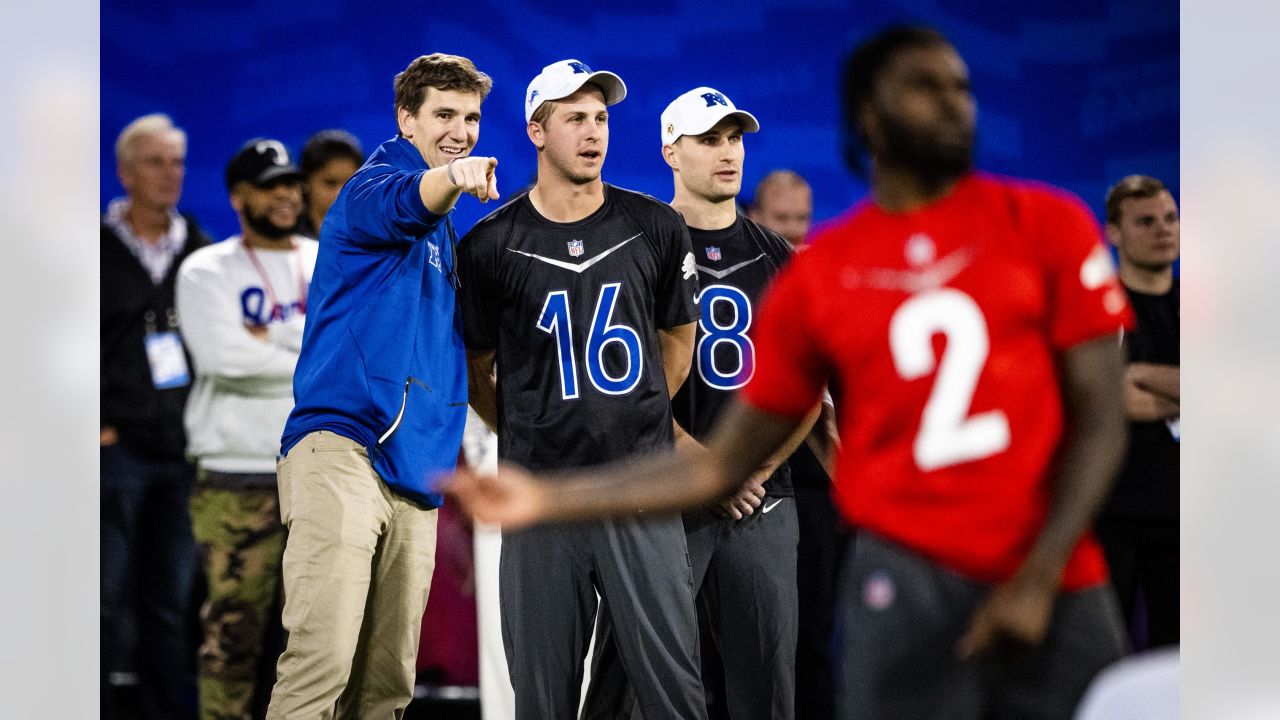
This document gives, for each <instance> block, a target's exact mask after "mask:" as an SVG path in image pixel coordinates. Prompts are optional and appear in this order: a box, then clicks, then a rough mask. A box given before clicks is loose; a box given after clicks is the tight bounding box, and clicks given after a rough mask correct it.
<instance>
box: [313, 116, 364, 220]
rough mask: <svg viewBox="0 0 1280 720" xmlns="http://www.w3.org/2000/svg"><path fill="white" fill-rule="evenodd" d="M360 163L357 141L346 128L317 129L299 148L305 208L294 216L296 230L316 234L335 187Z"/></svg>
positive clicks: (336, 189)
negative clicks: (300, 148)
mask: <svg viewBox="0 0 1280 720" xmlns="http://www.w3.org/2000/svg"><path fill="white" fill-rule="evenodd" d="M363 164H364V150H362V149H361V148H360V141H359V140H357V139H356V137H355V136H354V135H352V134H351V133H349V132H347V131H346V130H321V131H320V132H318V133H316V134H315V135H312V136H311V137H310V138H309V139H308V140H307V144H306V145H305V146H304V147H303V148H302V162H301V164H300V166H299V169H301V170H302V176H303V185H302V196H303V199H304V200H305V202H306V208H305V212H303V213H302V217H301V218H299V219H298V232H299V233H300V234H302V235H307V236H310V237H313V238H319V237H320V224H321V223H322V222H323V221H324V214H325V213H327V212H328V211H329V206H330V205H332V204H333V200H334V198H336V197H338V191H339V190H341V189H342V186H343V185H344V184H345V183H346V182H347V178H349V177H351V176H352V175H354V174H355V171H356V170H358V169H360V166H361V165H363Z"/></svg>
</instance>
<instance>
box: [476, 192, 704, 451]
mask: <svg viewBox="0 0 1280 720" xmlns="http://www.w3.org/2000/svg"><path fill="white" fill-rule="evenodd" d="M458 261H459V270H460V276H461V282H462V288H461V291H460V292H461V295H462V313H463V326H464V337H465V340H466V345H467V348H468V349H470V350H493V349H496V351H497V368H498V451H499V455H501V456H502V457H503V458H504V459H509V460H513V461H516V462H518V463H520V464H522V465H525V466H526V467H529V468H532V469H535V470H538V469H549V468H571V467H583V466H587V465H595V464H598V463H602V462H608V461H610V460H615V459H619V458H622V457H626V456H628V455H631V454H633V453H636V452H645V451H650V450H655V449H659V448H666V447H670V445H671V443H672V439H673V433H672V428H671V401H670V398H669V397H668V394H667V386H666V377H665V375H664V373H663V368H662V350H661V347H660V346H659V344H658V336H657V331H658V330H659V329H666V328H672V327H676V326H679V325H684V324H687V323H690V322H693V321H695V320H697V318H698V309H697V304H696V303H697V300H696V296H697V293H698V278H697V271H696V270H695V268H694V260H693V255H692V253H691V251H690V245H689V233H688V230H687V229H686V227H685V225H684V221H683V220H682V219H681V218H680V216H679V215H678V214H677V213H676V212H675V211H674V210H672V209H671V208H670V207H668V206H667V205H665V204H664V203H661V202H659V201H657V200H655V199H654V198H652V197H649V196H647V195H643V194H640V193H635V192H631V191H629V190H624V189H622V188H618V187H614V186H612V185H608V184H606V185H605V192H604V204H603V205H601V207H600V209H599V210H597V211H596V212H594V213H592V214H591V215H590V216H588V217H586V218H584V219H582V220H579V221H577V222H572V223H557V222H552V221H550V220H547V219H546V218H544V217H543V216H542V215H541V214H539V213H538V212H537V210H536V209H535V208H534V207H533V204H532V202H530V200H529V197H528V195H527V194H522V195H520V196H518V197H516V198H514V199H512V200H511V201H510V202H508V203H507V204H506V205H504V206H503V207H501V208H499V209H498V210H496V211H494V212H493V213H491V214H490V215H489V216H487V217H485V218H484V219H483V220H481V221H480V222H479V223H477V224H476V226H475V227H474V228H472V230H471V232H469V233H467V235H466V236H465V237H464V238H463V240H462V244H461V248H460V254H459V258H458Z"/></svg>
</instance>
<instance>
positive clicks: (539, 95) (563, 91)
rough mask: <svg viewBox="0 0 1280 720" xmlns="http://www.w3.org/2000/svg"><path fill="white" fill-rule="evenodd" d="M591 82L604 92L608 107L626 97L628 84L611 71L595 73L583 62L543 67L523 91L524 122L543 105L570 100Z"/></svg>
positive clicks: (605, 102)
mask: <svg viewBox="0 0 1280 720" xmlns="http://www.w3.org/2000/svg"><path fill="white" fill-rule="evenodd" d="M589 82H593V83H595V84H597V85H599V86H600V87H601V88H603V89H604V104H605V105H616V104H617V103H620V102H622V98H624V97H626V96H627V86H626V83H624V82H622V78H620V77H618V76H617V75H614V74H613V73H611V72H609V71H608V70H599V71H596V70H592V69H591V68H589V67H587V64H586V63H584V62H582V61H581V60H573V59H569V60H561V61H560V62H555V63H551V64H550V65H548V66H546V67H544V68H542V72H540V73H538V76H537V77H535V78H534V79H533V82H530V83H529V88H528V89H527V90H525V91H524V121H525V122H529V120H530V119H531V118H532V117H533V113H534V111H535V110H537V109H538V107H539V106H541V105H542V103H544V102H546V101H548V100H559V99H560V98H563V97H569V96H570V95H572V94H574V93H576V92H578V88H580V87H582V86H583V85H586V84H587V83H589Z"/></svg>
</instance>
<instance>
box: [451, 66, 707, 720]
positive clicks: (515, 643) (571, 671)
mask: <svg viewBox="0 0 1280 720" xmlns="http://www.w3.org/2000/svg"><path fill="white" fill-rule="evenodd" d="M625 96H626V86H625V85H624V84H623V82H622V80H621V79H620V78H618V76H616V75H614V74H613V73H609V72H593V71H592V70H591V69H590V68H589V67H587V66H586V65H585V64H584V63H581V62H579V61H577V60H563V61H560V62H557V63H554V64H552V65H548V66H547V67H546V68H544V69H543V71H542V73H541V74H539V75H538V76H537V77H536V78H534V80H533V82H531V83H530V84H529V87H528V90H527V92H526V96H525V97H526V104H525V120H526V121H527V131H528V134H529V139H530V140H531V141H532V142H533V144H534V146H535V147H536V148H537V151H538V178H537V182H536V183H535V185H534V186H533V187H532V188H531V189H530V190H529V191H528V192H527V193H525V194H522V195H519V196H517V197H516V198H515V199H513V200H512V201H510V202H509V203H507V204H506V205H505V206H503V207H502V208H500V209H498V210H497V211H496V212H494V213H493V214H491V215H489V216H488V217H486V218H485V219H483V220H481V221H480V222H479V223H477V224H476V226H475V227H474V228H473V229H472V230H471V232H469V233H468V234H467V235H466V237H464V238H463V241H462V248H461V252H460V255H459V258H458V259H459V267H460V270H461V283H462V295H463V308H464V309H463V317H464V326H465V331H464V332H465V339H466V345H467V352H468V363H469V370H470V385H471V387H470V390H471V404H472V406H473V407H474V408H475V409H476V411H477V412H478V413H479V414H480V416H481V417H482V418H484V420H485V421H486V422H487V423H489V424H490V425H491V426H493V427H495V428H496V429H497V431H498V449H499V455H500V456H501V457H502V458H503V459H505V460H508V461H514V462H518V463H520V464H521V465H524V466H527V467H532V468H539V469H552V468H555V469H564V468H574V467H584V466H590V465H597V464H600V463H605V462H609V461H611V460H617V459H620V458H623V457H626V456H628V455H631V454H633V453H636V452H655V451H660V450H663V449H667V448H669V447H671V445H672V443H673V441H674V436H675V427H674V423H673V421H672V416H671V399H670V398H671V394H672V393H673V392H674V391H675V389H676V388H678V387H679V386H680V384H681V383H682V382H684V379H685V376H686V375H687V374H688V372H689V365H690V362H691V357H692V351H693V333H694V328H693V322H694V321H695V320H696V319H697V306H696V304H695V299H694V298H695V296H696V295H697V292H698V284H697V275H696V270H695V269H694V260H693V255H692V253H691V252H690V246H689V235H688V231H687V230H686V229H685V227H684V223H682V222H681V221H680V217H679V215H677V214H676V212H675V211H674V210H672V209H671V208H669V207H667V206H666V205H664V204H662V203H660V202H658V201H657V200H654V199H653V198H650V197H647V196H644V195H641V194H639V193H634V192H631V191H628V190H624V189H622V188H618V187H614V186H612V185H608V184H606V183H604V182H603V181H602V180H601V179H600V172H601V167H602V165H603V164H604V160H605V155H606V152H607V150H608V145H609V123H608V120H609V111H608V106H609V105H613V104H615V103H617V102H619V101H621V100H622V99H623V97H625ZM495 366H496V367H495ZM495 369H496V375H495ZM499 583H500V586H499V592H500V596H501V609H502V634H503V641H504V645H505V647H506V652H507V662H508V664H509V667H510V672H511V679H512V684H513V686H514V689H515V698H516V716H517V717H518V718H522V719H523V718H566V717H572V716H574V714H575V712H576V710H577V706H578V695H579V685H580V684H581V680H582V661H583V657H584V656H585V654H586V650H587V643H588V641H589V638H590V637H591V627H592V619H593V617H594V615H595V614H596V609H597V600H596V592H597V591H598V592H599V593H600V595H602V596H603V597H605V598H606V599H607V600H608V605H609V608H610V612H611V614H612V620H613V624H614V626H615V627H616V628H617V637H618V649H619V652H620V655H621V658H622V661H623V663H624V664H625V665H626V667H627V671H628V676H629V678H630V681H631V683H632V685H633V686H634V687H635V690H636V695H637V697H638V698H639V704H640V709H641V712H642V713H644V715H645V717H648V718H703V717H705V708H704V707H703V699H702V698H703V692H702V683H701V680H700V677H699V673H698V654H697V629H696V615H695V611H694V603H693V591H692V574H691V571H690V567H689V561H688V557H687V549H686V545H685V538H684V530H683V527H682V526H681V523H680V519H679V517H678V516H675V515H666V516H658V517H648V518H645V519H639V520H622V521H613V522H594V523H586V524H581V525H577V526H573V527H543V528H532V529H528V530H522V531H520V532H512V533H505V534H504V535H503V546H502V557H501V563H500V569H499Z"/></svg>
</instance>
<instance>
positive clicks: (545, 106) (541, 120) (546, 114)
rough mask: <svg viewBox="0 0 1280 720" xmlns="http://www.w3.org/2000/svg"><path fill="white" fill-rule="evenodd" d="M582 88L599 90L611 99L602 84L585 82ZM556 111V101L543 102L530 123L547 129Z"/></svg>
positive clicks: (530, 117) (531, 116)
mask: <svg viewBox="0 0 1280 720" xmlns="http://www.w3.org/2000/svg"><path fill="white" fill-rule="evenodd" d="M582 87H583V88H591V89H592V90H598V91H600V94H601V95H604V96H605V97H609V93H607V92H605V91H604V87H603V86H601V85H600V83H596V82H584V83H582ZM581 89H582V88H578V90H581ZM578 90H574V92H577V91H578ZM555 109H556V101H555V100H543V101H542V104H541V105H539V106H538V109H537V110H534V111H533V114H532V115H530V116H529V122H531V123H538V124H539V125H541V126H542V127H544V128H545V127H546V126H547V121H548V120H550V119H551V113H552V111H554V110H555Z"/></svg>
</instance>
